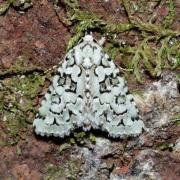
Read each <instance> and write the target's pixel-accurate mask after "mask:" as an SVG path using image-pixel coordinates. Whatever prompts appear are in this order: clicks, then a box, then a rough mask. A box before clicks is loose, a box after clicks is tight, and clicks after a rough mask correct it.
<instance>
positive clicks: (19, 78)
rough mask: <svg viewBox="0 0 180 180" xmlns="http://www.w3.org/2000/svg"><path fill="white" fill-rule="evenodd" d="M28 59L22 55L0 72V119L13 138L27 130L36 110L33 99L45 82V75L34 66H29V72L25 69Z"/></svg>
mask: <svg viewBox="0 0 180 180" xmlns="http://www.w3.org/2000/svg"><path fill="white" fill-rule="evenodd" d="M28 61H29V58H28V56H26V55H22V56H20V57H19V58H18V59H17V61H16V63H15V64H14V65H13V66H12V67H11V68H10V69H8V70H7V71H4V72H3V73H1V74H0V79H1V80H0V84H1V87H0V92H1V93H0V119H2V123H3V124H4V125H5V127H6V129H7V133H8V134H9V136H10V137H13V138H18V135H20V134H21V133H22V132H28V131H26V128H27V127H28V124H31V122H32V116H33V115H34V114H35V112H36V109H35V107H34V104H33V100H34V98H35V97H36V96H37V94H38V92H39V88H40V86H41V85H43V84H44V82H45V75H40V74H39V72H38V71H37V72H36V68H34V67H33V68H34V69H33V68H30V69H31V73H29V69H28V71H25V70H26V67H28V66H27V64H28ZM21 70H22V71H21ZM20 72H21V73H20ZM23 73H24V74H23Z"/></svg>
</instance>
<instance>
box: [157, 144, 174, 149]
mask: <svg viewBox="0 0 180 180" xmlns="http://www.w3.org/2000/svg"><path fill="white" fill-rule="evenodd" d="M173 146H174V145H173V144H172V143H163V144H161V145H159V146H158V147H157V149H158V150H161V151H172V150H173Z"/></svg>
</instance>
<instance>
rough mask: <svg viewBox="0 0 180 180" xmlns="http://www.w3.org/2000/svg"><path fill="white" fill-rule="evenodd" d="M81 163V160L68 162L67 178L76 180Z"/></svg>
mask: <svg viewBox="0 0 180 180" xmlns="http://www.w3.org/2000/svg"><path fill="white" fill-rule="evenodd" d="M81 164H82V161H81V159H72V160H70V161H68V170H69V171H68V175H67V177H68V178H70V179H72V180H76V179H77V175H78V172H80V169H81Z"/></svg>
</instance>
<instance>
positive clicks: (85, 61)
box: [82, 57, 93, 69]
mask: <svg viewBox="0 0 180 180" xmlns="http://www.w3.org/2000/svg"><path fill="white" fill-rule="evenodd" d="M82 65H83V66H84V68H85V69H90V68H91V67H92V65H93V64H92V59H91V58H89V57H86V58H84V59H83V63H82Z"/></svg>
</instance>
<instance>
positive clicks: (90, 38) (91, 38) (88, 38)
mask: <svg viewBox="0 0 180 180" xmlns="http://www.w3.org/2000/svg"><path fill="white" fill-rule="evenodd" d="M93 39H94V38H93V37H92V35H90V34H87V35H85V36H84V38H83V41H86V42H93Z"/></svg>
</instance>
